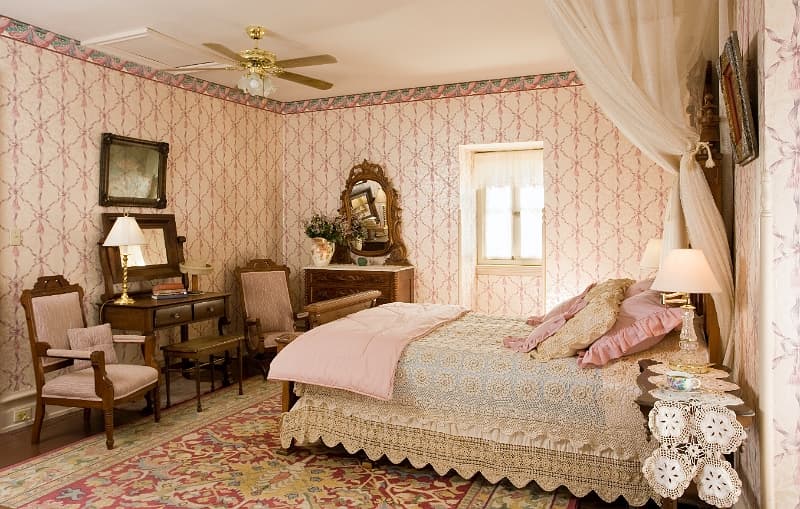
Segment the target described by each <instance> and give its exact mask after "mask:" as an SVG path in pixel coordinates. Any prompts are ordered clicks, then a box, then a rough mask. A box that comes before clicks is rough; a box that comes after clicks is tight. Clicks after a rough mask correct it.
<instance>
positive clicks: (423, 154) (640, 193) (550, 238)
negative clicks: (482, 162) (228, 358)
mask: <svg viewBox="0 0 800 509" xmlns="http://www.w3.org/2000/svg"><path fill="white" fill-rule="evenodd" d="M530 140H541V141H543V142H544V144H545V165H546V166H545V167H546V170H545V186H546V205H545V217H546V219H545V221H546V250H545V271H546V274H545V278H544V279H542V278H540V277H534V278H520V277H516V276H515V277H489V276H481V277H480V278H479V280H478V282H477V285H476V288H478V289H479V290H480V291H481V292H483V295H482V296H481V298H479V301H478V308H479V310H480V311H486V312H492V313H498V314H506V315H507V314H515V315H522V316H525V315H528V314H530V313H533V312H541V311H542V306H543V305H544V306H545V307H549V306H551V305H552V304H553V303H555V302H557V301H559V300H560V299H562V298H564V297H566V296H568V295H571V294H574V293H577V291H579V290H580V289H582V288H583V287H584V286H585V285H587V284H588V283H589V282H591V281H595V280H597V279H601V278H605V277H610V276H618V275H627V276H634V277H635V276H637V275H638V271H639V268H638V264H639V258H640V254H641V251H642V249H643V246H644V244H645V243H646V242H647V240H648V239H649V238H652V237H658V236H660V231H661V214H662V210H663V209H664V204H665V195H666V191H667V189H668V186H669V184H670V182H669V180H668V177H666V176H665V175H664V173H663V172H662V171H660V170H659V169H658V168H657V166H656V165H655V164H653V163H652V162H650V161H649V160H647V158H645V157H644V156H642V154H641V153H640V152H639V150H638V149H636V148H634V147H633V146H632V145H631V144H630V143H629V142H628V141H627V140H626V139H625V138H624V137H622V136H621V135H620V133H619V131H618V130H617V129H616V128H615V127H614V126H613V125H612V124H611V123H610V122H609V121H608V119H606V118H605V117H604V116H603V115H602V113H600V111H599V109H598V108H597V106H596V105H595V104H594V102H593V101H592V99H591V98H590V97H589V96H588V94H587V93H586V91H585V90H584V88H583V87H582V86H570V87H559V88H544V89H538V90H526V91H511V92H504V93H498V94H488V95H474V96H469V97H452V98H449V97H448V98H441V99H431V100H422V101H414V102H405V103H396V104H381V105H375V106H358V107H352V108H344V109H333V110H324V111H311V112H303V113H297V114H287V115H286V116H285V151H284V163H285V174H286V182H285V201H284V203H285V213H286V216H285V236H284V253H285V256H286V260H287V261H288V263H289V264H290V265H291V267H292V271H293V281H292V288H293V291H294V297H295V299H296V300H300V288H301V285H300V279H301V270H300V269H301V268H302V267H303V266H305V265H308V264H309V263H310V261H311V259H310V255H309V254H308V250H309V240H308V239H307V238H306V237H305V235H304V233H303V228H302V224H303V221H304V220H305V219H307V218H308V217H309V216H310V215H311V214H312V212H314V211H320V212H333V211H335V210H336V209H337V208H338V206H339V193H340V192H341V190H342V188H343V186H344V181H345V179H346V177H347V174H348V172H349V170H350V168H351V167H352V166H353V165H355V164H358V163H360V162H361V161H362V160H363V159H368V160H370V161H372V162H376V163H379V164H381V165H382V166H383V167H384V169H385V171H386V172H387V174H388V175H389V177H390V178H391V179H392V180H393V182H394V185H395V187H396V188H397V189H398V191H399V195H400V204H401V206H402V209H403V210H402V213H401V214H402V219H403V232H404V237H405V240H406V244H407V245H408V248H409V258H410V260H411V262H412V263H413V264H414V265H415V266H416V270H417V272H416V274H417V277H416V299H417V300H418V301H431V302H457V299H458V208H459V182H458V175H459V162H458V146H459V145H462V144H474V143H495V142H514V141H530ZM545 280H546V285H545V284H544V283H545ZM545 288H546V293H545Z"/></svg>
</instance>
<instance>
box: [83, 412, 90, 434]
mask: <svg viewBox="0 0 800 509" xmlns="http://www.w3.org/2000/svg"><path fill="white" fill-rule="evenodd" d="M91 428H92V409H91V408H84V409H83V429H85V430H86V431H89V430H90V429H91Z"/></svg>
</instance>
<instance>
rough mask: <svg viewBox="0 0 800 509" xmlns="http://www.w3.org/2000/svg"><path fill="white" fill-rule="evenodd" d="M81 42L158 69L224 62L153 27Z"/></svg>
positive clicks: (89, 46)
mask: <svg viewBox="0 0 800 509" xmlns="http://www.w3.org/2000/svg"><path fill="white" fill-rule="evenodd" d="M81 45H83V46H86V47H88V48H92V49H96V50H98V51H102V52H103V53H107V54H109V55H114V56H116V57H119V58H122V59H124V60H129V61H131V62H138V63H140V64H145V65H149V66H150V67H153V68H155V69H160V68H166V67H179V66H185V65H190V66H203V65H212V64H213V65H222V64H218V63H217V62H214V61H213V57H210V56H209V54H208V53H206V52H205V50H203V49H201V48H198V47H195V46H192V45H190V44H187V43H185V42H183V41H179V40H178V39H174V38H172V37H170V36H168V35H164V34H162V33H161V32H158V31H156V30H153V29H152V28H148V27H145V28H137V29H134V30H129V31H125V32H118V33H115V34H110V35H106V36H101V37H93V38H90V39H86V40H84V41H81Z"/></svg>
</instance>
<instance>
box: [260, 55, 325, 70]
mask: <svg viewBox="0 0 800 509" xmlns="http://www.w3.org/2000/svg"><path fill="white" fill-rule="evenodd" d="M336 62H337V60H336V57H335V56H333V55H314V56H312V57H302V58H289V59H287V60H278V61H277V62H275V65H277V66H278V67H282V68H284V69H289V68H291V67H306V66H309V65H321V64H335V63H336Z"/></svg>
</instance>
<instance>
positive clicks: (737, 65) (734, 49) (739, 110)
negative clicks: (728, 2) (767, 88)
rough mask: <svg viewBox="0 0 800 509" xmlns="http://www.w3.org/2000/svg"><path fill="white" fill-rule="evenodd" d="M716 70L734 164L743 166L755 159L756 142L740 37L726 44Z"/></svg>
mask: <svg viewBox="0 0 800 509" xmlns="http://www.w3.org/2000/svg"><path fill="white" fill-rule="evenodd" d="M718 71H719V80H720V83H721V85H722V96H723V97H724V99H725V110H726V112H727V116H728V126H729V128H730V129H729V131H730V139H731V145H733V157H734V160H735V161H736V163H737V164H740V165H741V164H746V163H749V162H750V161H752V160H753V159H755V158H756V157H758V141H757V138H756V132H755V125H754V123H753V115H752V112H751V110H750V96H749V94H748V92H747V83H746V81H745V79H744V76H743V74H742V73H743V69H742V52H741V50H740V49H739V37H738V35H737V33H736V32H735V31H734V32H732V33H731V35H730V37H728V40H727V41H725V48H724V49H723V51H722V54H721V55H720V56H719V69H718Z"/></svg>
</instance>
